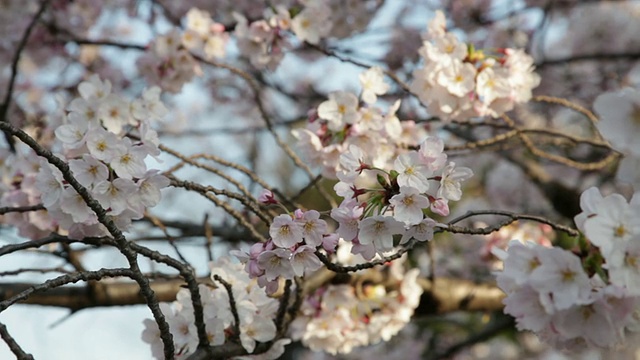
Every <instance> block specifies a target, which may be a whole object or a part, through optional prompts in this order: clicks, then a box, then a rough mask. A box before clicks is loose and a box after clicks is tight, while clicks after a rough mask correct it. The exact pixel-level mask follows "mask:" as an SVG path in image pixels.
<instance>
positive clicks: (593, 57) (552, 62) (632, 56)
mask: <svg viewBox="0 0 640 360" xmlns="http://www.w3.org/2000/svg"><path fill="white" fill-rule="evenodd" d="M616 60H631V61H636V60H640V52H629V53H618V54H602V53H598V54H577V55H571V56H567V57H563V58H557V59H543V60H540V61H539V62H537V63H536V67H537V68H538V69H542V68H544V67H545V66H557V65H568V64H571V63H574V62H581V61H616Z"/></svg>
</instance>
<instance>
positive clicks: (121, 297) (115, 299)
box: [0, 278, 210, 311]
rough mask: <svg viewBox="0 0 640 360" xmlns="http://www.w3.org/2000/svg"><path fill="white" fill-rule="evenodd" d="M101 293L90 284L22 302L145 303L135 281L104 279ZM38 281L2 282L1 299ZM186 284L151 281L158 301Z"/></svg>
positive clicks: (77, 306) (72, 306)
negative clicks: (93, 292) (93, 289)
mask: <svg viewBox="0 0 640 360" xmlns="http://www.w3.org/2000/svg"><path fill="white" fill-rule="evenodd" d="M207 282H208V283H210V280H209V278H199V279H198V283H207ZM101 284H102V285H103V286H102V287H101V291H100V292H96V293H95V294H91V293H90V291H89V290H90V289H89V287H88V286H64V287H57V288H51V289H47V290H46V291H43V292H39V293H35V294H32V295H31V296H29V297H28V298H26V299H24V300H22V301H21V302H20V303H21V304H29V305H42V306H54V307H61V308H67V309H69V310H72V311H78V310H82V309H87V308H94V307H107V306H125V305H144V304H145V299H144V297H143V296H142V295H141V294H140V289H139V287H138V285H137V284H136V283H135V282H101ZM37 285H38V284H31V283H22V282H17V283H0V301H5V300H8V299H10V298H12V297H14V296H16V295H18V294H20V293H22V292H24V291H26V290H28V289H30V288H33V287H35V286H37ZM184 285H185V282H184V280H182V279H172V280H153V281H151V282H150V283H149V286H150V287H151V289H152V290H153V291H154V292H155V293H156V296H157V298H158V301H161V302H171V301H174V300H175V299H176V294H177V293H178V291H180V289H182V288H183V287H184Z"/></svg>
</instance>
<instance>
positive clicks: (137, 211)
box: [0, 76, 169, 238]
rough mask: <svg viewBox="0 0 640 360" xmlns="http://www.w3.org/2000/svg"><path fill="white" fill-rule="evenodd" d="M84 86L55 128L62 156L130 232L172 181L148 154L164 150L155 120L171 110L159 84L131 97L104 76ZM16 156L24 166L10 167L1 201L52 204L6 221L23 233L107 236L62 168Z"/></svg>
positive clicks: (36, 158)
mask: <svg viewBox="0 0 640 360" xmlns="http://www.w3.org/2000/svg"><path fill="white" fill-rule="evenodd" d="M78 92H79V94H80V96H79V97H77V98H75V99H73V100H72V101H71V102H70V103H69V104H68V105H67V107H66V112H65V114H64V116H63V117H64V119H63V122H64V124H63V125H61V126H59V127H58V128H56V130H55V137H56V140H57V141H58V144H57V146H61V149H60V150H61V151H62V152H63V153H62V154H61V157H62V158H63V160H65V161H67V162H68V163H69V168H70V170H71V172H72V174H73V176H74V177H75V179H76V180H77V181H78V182H79V183H80V184H81V185H82V186H84V187H85V188H87V190H89V193H90V194H91V196H92V197H94V198H95V199H96V200H97V201H98V202H99V203H100V205H102V207H103V208H105V209H106V210H107V215H109V216H110V217H111V218H112V219H113V220H114V222H115V223H116V225H118V227H119V228H120V229H122V230H127V229H128V228H129V227H130V225H131V221H132V220H133V219H139V218H141V217H142V216H143V213H144V211H145V209H146V208H148V207H153V206H155V205H157V204H158V202H159V201H160V196H161V194H160V189H162V188H164V187H166V186H168V185H169V180H168V179H167V178H166V177H164V176H162V175H160V174H159V173H158V170H154V169H151V170H149V169H147V166H146V164H145V158H146V157H147V156H149V155H151V156H156V155H159V150H158V147H157V146H158V138H157V134H156V132H155V131H154V130H153V129H152V128H151V123H152V122H153V121H154V120H157V119H160V118H161V117H163V116H164V115H165V114H166V112H167V109H166V108H165V106H164V105H163V104H162V102H161V101H160V98H159V96H160V90H159V89H158V88H151V89H148V90H145V92H144V93H143V95H142V97H141V98H139V99H136V100H133V101H128V100H126V99H124V98H123V97H121V96H119V95H117V94H113V93H111V84H110V82H109V81H101V80H100V79H99V78H98V76H92V77H91V78H90V79H89V80H88V81H84V82H81V83H80V85H79V86H78ZM130 131H135V132H137V133H138V135H139V140H135V141H132V140H131V138H129V137H127V136H125V135H126V134H127V133H128V132H130ZM14 157H16V159H11V160H10V161H7V162H5V165H9V166H10V164H11V163H14V164H16V165H17V166H15V167H13V168H12V169H9V171H7V172H6V173H5V174H6V175H9V176H6V175H5V176H6V177H5V178H3V180H4V182H5V184H9V185H8V186H7V189H6V191H5V192H4V193H3V195H2V197H1V198H0V204H1V205H2V206H29V205H36V204H40V203H42V205H43V206H44V207H45V208H46V211H41V212H35V213H32V214H19V213H16V214H9V215H7V216H6V218H5V221H7V222H9V223H11V224H12V225H14V226H16V227H17V228H18V229H20V230H21V235H23V236H28V237H33V236H41V235H42V233H43V232H51V231H58V232H63V233H64V232H68V234H69V236H70V237H72V238H82V237H87V236H102V235H106V234H107V230H106V228H105V227H104V226H103V225H102V224H100V223H99V222H98V219H97V216H96V214H95V213H94V212H93V211H92V210H91V209H90V208H89V207H88V205H87V204H86V202H85V201H84V199H83V198H82V197H81V196H80V194H78V193H77V192H76V190H75V189H74V188H73V187H72V186H71V185H69V184H68V183H67V182H66V181H65V180H64V179H63V175H62V173H61V172H60V170H59V169H58V168H56V167H54V166H53V165H51V164H49V163H48V162H47V161H46V160H44V159H42V158H38V157H37V156H35V154H33V153H32V152H30V153H27V155H24V156H22V155H14ZM18 157H22V158H20V159H18ZM13 160H15V161H13ZM34 226H35V228H34ZM23 230H24V231H23Z"/></svg>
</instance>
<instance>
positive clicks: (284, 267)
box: [231, 209, 338, 294]
mask: <svg viewBox="0 0 640 360" xmlns="http://www.w3.org/2000/svg"><path fill="white" fill-rule="evenodd" d="M269 235H270V236H271V239H270V240H269V241H268V242H266V243H256V244H254V245H253V246H251V249H250V250H249V251H248V252H242V251H235V250H234V251H232V252H231V253H232V254H233V255H235V256H236V257H237V258H238V259H240V261H242V262H243V263H245V271H246V272H247V273H249V275H250V276H251V278H257V281H258V285H260V286H261V287H266V291H267V293H269V294H273V293H275V292H276V291H277V290H278V287H279V280H280V279H293V277H294V276H304V275H308V274H310V273H313V272H314V271H316V270H318V269H319V268H320V267H322V263H321V262H320V259H319V258H318V256H317V255H316V254H315V251H316V249H317V248H318V247H319V246H322V247H323V248H324V249H325V250H327V251H330V252H331V251H333V250H334V249H335V247H336V245H337V242H338V238H337V237H336V236H335V234H327V223H326V222H325V221H324V220H322V219H320V213H319V212H317V211H315V210H309V211H302V210H299V209H298V210H296V211H295V212H294V214H293V216H291V215H289V214H282V215H279V216H277V217H276V218H275V219H274V220H273V223H272V224H271V226H270V228H269Z"/></svg>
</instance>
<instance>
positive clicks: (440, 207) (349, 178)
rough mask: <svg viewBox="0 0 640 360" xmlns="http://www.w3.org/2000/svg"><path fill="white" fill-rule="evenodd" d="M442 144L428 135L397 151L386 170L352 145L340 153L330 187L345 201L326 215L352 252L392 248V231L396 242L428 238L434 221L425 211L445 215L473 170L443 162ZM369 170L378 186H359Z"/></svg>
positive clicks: (369, 252)
mask: <svg viewBox="0 0 640 360" xmlns="http://www.w3.org/2000/svg"><path fill="white" fill-rule="evenodd" d="M443 149H444V143H443V141H442V140H441V139H439V138H437V137H433V136H430V137H427V138H426V139H425V140H424V141H423V142H422V143H421V144H420V146H419V148H418V150H410V151H408V152H406V153H403V154H401V155H399V156H398V157H397V158H396V159H395V161H394V162H393V165H392V166H391V167H390V169H383V168H377V167H375V166H373V165H372V163H371V160H370V156H369V155H368V154H366V153H365V152H364V151H363V150H362V149H360V148H358V147H357V146H355V145H351V146H350V147H349V150H348V151H347V152H345V153H344V154H342V155H340V164H341V165H342V170H341V171H340V172H338V178H339V179H340V181H339V182H338V183H337V184H336V185H335V187H334V189H335V190H336V193H337V194H338V195H340V196H342V197H344V201H343V202H342V203H341V204H340V206H339V207H338V208H335V209H333V210H332V211H331V217H332V218H333V219H334V220H336V221H337V222H338V224H339V227H338V230H337V233H338V235H340V237H341V238H343V239H344V240H346V241H351V242H353V243H354V248H353V250H352V251H354V253H359V254H361V255H362V256H363V257H364V258H365V259H367V260H371V259H373V257H374V256H375V255H376V254H383V253H385V252H387V251H390V250H392V248H393V246H394V235H401V236H402V238H401V240H400V244H403V243H406V242H408V241H409V240H410V239H416V240H418V241H426V240H431V238H432V237H433V228H434V227H435V226H436V225H437V224H436V222H435V221H434V220H432V219H431V218H429V217H428V216H425V211H426V210H431V211H432V212H434V213H436V214H438V215H442V216H447V215H449V201H458V200H460V199H461V197H462V190H461V182H462V181H464V180H466V179H468V178H470V177H471V176H472V175H473V172H472V171H471V169H469V168H466V167H457V166H456V164H455V163H454V162H449V163H448V164H447V156H446V154H445V153H444V152H443ZM374 175H375V179H376V180H377V183H378V186H377V187H373V188H372V187H371V185H367V187H364V186H363V185H362V184H370V179H371V177H373V176H374ZM361 196H362V197H363V198H364V199H365V200H364V201H363V202H361V201H359V200H358V198H359V197H361Z"/></svg>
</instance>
